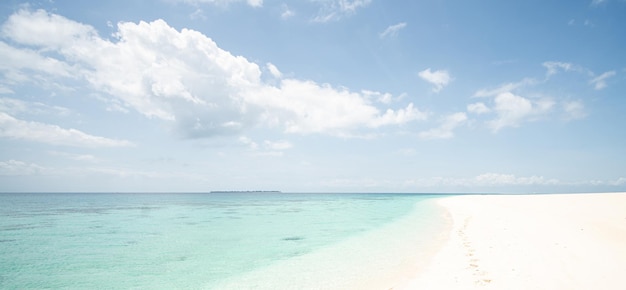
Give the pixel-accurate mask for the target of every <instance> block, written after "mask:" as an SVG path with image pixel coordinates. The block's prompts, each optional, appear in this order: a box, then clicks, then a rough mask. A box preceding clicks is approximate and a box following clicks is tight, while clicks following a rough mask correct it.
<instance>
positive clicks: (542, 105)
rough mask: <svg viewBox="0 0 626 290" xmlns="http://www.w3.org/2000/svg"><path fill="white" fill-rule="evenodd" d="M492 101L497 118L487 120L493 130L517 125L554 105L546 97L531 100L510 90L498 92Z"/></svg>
mask: <svg viewBox="0 0 626 290" xmlns="http://www.w3.org/2000/svg"><path fill="white" fill-rule="evenodd" d="M494 102H495V107H494V111H495V112H496V114H497V118H496V119H495V120H492V121H490V122H489V125H490V127H491V128H492V129H493V131H494V132H497V131H499V130H500V129H502V128H504V127H518V126H519V125H520V124H521V123H522V122H525V121H528V120H532V119H533V118H535V117H537V116H540V115H542V114H544V113H546V112H548V111H549V110H550V109H551V108H552V107H553V105H554V102H552V101H551V100H548V99H542V100H537V101H531V100H529V99H527V98H524V97H521V96H518V95H514V94H513V93H510V92H506V93H501V94H499V95H498V96H496V98H495V99H494Z"/></svg>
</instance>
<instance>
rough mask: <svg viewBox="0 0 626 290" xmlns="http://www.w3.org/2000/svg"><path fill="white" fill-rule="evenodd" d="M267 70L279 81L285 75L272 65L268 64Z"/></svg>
mask: <svg viewBox="0 0 626 290" xmlns="http://www.w3.org/2000/svg"><path fill="white" fill-rule="evenodd" d="M266 67H267V70H269V72H270V74H272V76H274V77H275V78H277V79H279V78H281V77H282V76H283V74H282V73H281V72H280V70H278V68H277V67H276V66H275V65H274V64H272V63H269V62H268V63H267V64H266Z"/></svg>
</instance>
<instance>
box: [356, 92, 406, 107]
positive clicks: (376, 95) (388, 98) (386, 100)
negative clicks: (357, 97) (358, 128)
mask: <svg viewBox="0 0 626 290" xmlns="http://www.w3.org/2000/svg"><path fill="white" fill-rule="evenodd" d="M361 94H363V96H364V97H366V98H368V99H374V100H375V101H377V102H380V103H383V104H390V103H391V102H392V101H394V100H398V99H400V98H401V97H402V96H400V97H398V98H395V99H394V98H393V95H391V94H390V93H381V92H375V91H370V90H362V91H361Z"/></svg>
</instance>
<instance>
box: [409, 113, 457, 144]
mask: <svg viewBox="0 0 626 290" xmlns="http://www.w3.org/2000/svg"><path fill="white" fill-rule="evenodd" d="M465 121H467V115H466V114H465V113H463V112H459V113H454V114H451V115H448V116H446V117H445V118H444V119H443V120H442V122H441V125H439V127H437V128H433V129H430V130H428V131H424V132H420V133H419V137H420V138H423V139H449V138H452V137H454V132H453V131H454V129H455V128H456V127H458V126H460V125H461V124H463V123H465Z"/></svg>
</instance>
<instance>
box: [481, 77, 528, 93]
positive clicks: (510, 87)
mask: <svg viewBox="0 0 626 290" xmlns="http://www.w3.org/2000/svg"><path fill="white" fill-rule="evenodd" d="M536 83H537V81H536V80H534V79H531V78H525V79H523V80H521V81H519V82H516V83H506V84H502V85H500V86H499V87H497V88H495V89H481V90H478V91H477V92H476V93H474V97H494V96H497V95H500V94H502V93H507V92H511V91H514V90H516V89H518V88H520V87H524V86H527V85H534V84H536Z"/></svg>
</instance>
